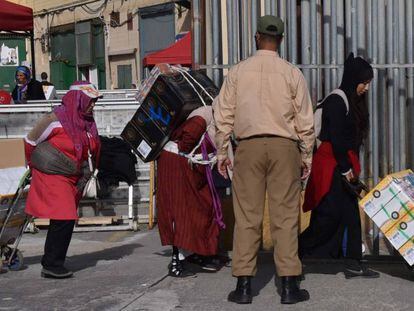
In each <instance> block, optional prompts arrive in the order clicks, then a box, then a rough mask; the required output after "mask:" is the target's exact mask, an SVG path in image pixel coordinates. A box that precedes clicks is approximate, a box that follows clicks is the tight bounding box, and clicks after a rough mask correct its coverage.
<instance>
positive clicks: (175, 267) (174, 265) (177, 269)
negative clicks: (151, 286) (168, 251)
mask: <svg viewBox="0 0 414 311" xmlns="http://www.w3.org/2000/svg"><path fill="white" fill-rule="evenodd" d="M168 275H169V276H172V277H174V278H186V277H191V276H194V275H195V273H194V272H192V271H189V270H187V269H185V268H184V266H183V263H182V262H181V260H179V258H178V255H177V256H174V255H173V257H172V260H171V263H170V264H169V265H168Z"/></svg>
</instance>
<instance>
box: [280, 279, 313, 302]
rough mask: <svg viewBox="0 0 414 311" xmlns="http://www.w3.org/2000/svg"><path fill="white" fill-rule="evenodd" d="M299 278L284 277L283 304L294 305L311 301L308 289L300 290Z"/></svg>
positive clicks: (281, 300)
mask: <svg viewBox="0 0 414 311" xmlns="http://www.w3.org/2000/svg"><path fill="white" fill-rule="evenodd" d="M299 279H300V277H299V276H282V296H281V299H280V302H281V303H282V304H294V303H298V302H301V301H306V300H309V293H308V291H307V290H306V289H300V288H299Z"/></svg>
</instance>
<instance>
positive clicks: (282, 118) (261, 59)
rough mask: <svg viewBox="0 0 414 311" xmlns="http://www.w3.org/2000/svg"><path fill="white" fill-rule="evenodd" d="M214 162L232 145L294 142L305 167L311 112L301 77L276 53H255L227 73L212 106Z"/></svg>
mask: <svg viewBox="0 0 414 311" xmlns="http://www.w3.org/2000/svg"><path fill="white" fill-rule="evenodd" d="M213 109H214V119H215V124H216V132H217V133H216V146H217V153H218V159H219V160H221V159H224V158H226V157H227V147H228V145H229V142H230V135H231V133H232V132H233V131H234V134H235V136H236V138H237V139H243V138H248V137H251V136H255V135H275V136H280V137H285V138H289V139H292V140H295V141H297V142H298V146H299V148H300V151H301V154H302V159H303V162H304V163H305V164H306V165H307V166H308V167H310V165H311V162H312V151H313V145H314V141H315V135H314V130H313V107H312V102H311V100H310V96H309V92H308V88H307V86H306V81H305V78H304V77H303V75H302V73H301V71H300V70H299V69H298V68H297V67H295V66H293V65H292V64H290V63H288V62H287V61H285V60H283V59H281V58H280V57H279V56H278V54H277V53H276V52H273V51H268V50H259V51H258V52H257V53H256V54H255V55H254V56H252V57H249V58H248V59H246V60H245V61H242V62H240V63H239V64H237V65H235V66H234V67H232V68H231V69H230V71H229V73H228V75H227V77H226V79H225V81H224V83H223V86H222V88H221V90H220V94H219V95H218V96H217V97H216V99H215V100H214V103H213Z"/></svg>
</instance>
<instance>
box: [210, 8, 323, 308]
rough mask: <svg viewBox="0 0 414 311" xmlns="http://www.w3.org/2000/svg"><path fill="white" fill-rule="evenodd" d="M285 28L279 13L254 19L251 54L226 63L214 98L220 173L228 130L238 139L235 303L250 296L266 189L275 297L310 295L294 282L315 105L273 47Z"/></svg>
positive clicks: (287, 300) (300, 79) (299, 77)
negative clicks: (278, 286) (278, 282)
mask: <svg viewBox="0 0 414 311" xmlns="http://www.w3.org/2000/svg"><path fill="white" fill-rule="evenodd" d="M283 31H284V25H283V21H282V20H281V19H280V18H278V17H275V16H270V15H267V16H263V17H261V18H260V19H259V21H258V25H257V33H256V34H255V40H256V45H257V50H258V51H257V53H256V54H255V55H254V56H252V57H249V58H248V59H246V60H244V61H242V62H240V63H239V64H237V65H235V66H234V67H232V68H231V69H230V71H229V73H228V75H227V77H226V80H225V82H224V84H223V87H222V89H221V91H220V94H219V96H218V97H217V99H216V101H215V103H214V118H215V122H216V131H217V136H216V143H217V150H218V169H219V172H220V173H221V174H222V175H223V176H225V177H226V176H227V168H229V169H231V162H230V160H229V159H228V158H227V147H228V145H229V143H230V141H229V140H230V138H229V137H230V135H231V133H232V132H234V134H235V137H236V139H237V140H238V141H239V142H240V143H239V145H238V148H237V150H236V156H235V162H234V171H233V205H234V214H235V218H236V224H235V230H234V245H233V275H234V276H235V277H237V278H238V281H237V287H236V290H234V291H232V292H231V293H230V294H229V296H228V300H229V301H232V302H235V303H251V302H252V295H251V289H250V280H251V277H252V276H254V275H255V273H256V259H257V252H258V250H259V247H260V241H261V228H262V221H263V210H264V205H265V195H266V192H267V195H268V201H269V212H270V229H271V235H272V239H273V244H274V260H275V264H276V269H277V273H278V275H279V277H281V279H282V295H281V302H282V303H284V304H292V303H297V302H300V301H304V300H308V299H309V293H308V292H307V291H306V290H303V289H302V290H301V289H299V285H298V284H299V279H298V278H299V277H300V275H301V273H302V265H301V262H300V260H299V258H298V215H299V209H300V192H301V177H302V178H306V177H307V175H308V174H309V168H310V167H311V161H312V149H313V144H314V140H315V137H314V130H313V109H312V103H311V100H310V96H309V92H308V89H307V86H306V81H305V79H304V77H303V75H302V73H301V72H300V70H299V69H298V68H296V67H295V66H293V65H292V64H290V63H288V62H287V61H285V60H283V59H281V58H280V57H279V55H278V53H277V50H278V48H279V46H280V43H281V42H282V39H283ZM301 171H302V173H301Z"/></svg>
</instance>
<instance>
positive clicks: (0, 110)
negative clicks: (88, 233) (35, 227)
mask: <svg viewBox="0 0 414 311" xmlns="http://www.w3.org/2000/svg"><path fill="white" fill-rule="evenodd" d="M104 93H105V94H106V95H108V96H106V97H105V98H104V99H101V100H99V102H98V103H97V104H96V106H95V109H94V117H95V120H96V124H97V127H98V132H99V134H100V135H103V136H109V137H114V136H119V135H120V134H121V132H122V130H123V128H124V127H125V124H127V123H128V122H129V120H130V119H131V117H132V115H133V114H134V113H135V111H136V110H137V109H138V107H139V103H138V102H137V101H136V100H135V99H128V98H125V97H126V96H124V97H123V98H118V99H112V98H111V95H114V93H115V92H110V91H107V92H104ZM60 103H61V101H60V100H50V101H29V102H28V104H19V105H0V116H1V118H0V139H3V138H23V137H25V136H26V135H27V133H28V132H29V131H30V130H31V129H32V127H33V126H34V125H35V124H36V122H37V120H38V119H40V118H41V117H42V116H43V115H44V114H45V113H48V112H51V111H52V109H53V107H54V106H56V105H59V104H60ZM137 160H138V163H137V165H136V171H137V177H138V180H137V181H136V182H135V183H134V185H133V187H128V185H127V184H126V183H123V182H121V183H120V185H119V187H118V188H116V189H113V190H112V191H111V192H110V194H109V196H108V197H107V198H105V199H101V200H99V201H98V202H92V201H91V200H89V201H88V200H86V201H88V202H83V203H85V204H81V206H82V208H81V210H80V213H82V215H83V216H88V217H90V216H102V215H104V216H120V218H121V219H122V220H123V222H126V223H127V225H117V226H114V227H111V226H106V227H104V228H98V227H93V230H124V229H134V228H136V222H137V221H139V222H148V211H147V206H148V202H149V197H150V194H149V192H150V176H149V175H150V166H149V163H143V162H142V161H141V160H140V159H138V158H137ZM92 203H93V204H92ZM97 204H98V205H99V208H98V209H97V208H91V206H97ZM81 229H82V228H78V229H77V230H81ZM89 229H91V228H89V227H88V230H89ZM82 230H86V229H82Z"/></svg>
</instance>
